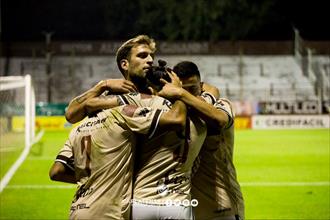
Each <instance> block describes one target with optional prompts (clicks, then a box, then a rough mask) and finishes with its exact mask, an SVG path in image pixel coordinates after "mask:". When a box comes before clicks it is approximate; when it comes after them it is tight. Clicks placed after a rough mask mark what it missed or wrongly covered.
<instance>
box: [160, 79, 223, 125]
mask: <svg viewBox="0 0 330 220" xmlns="http://www.w3.org/2000/svg"><path fill="white" fill-rule="evenodd" d="M159 95H161V96H164V95H165V96H167V97H168V98H171V99H179V100H181V101H183V102H184V103H185V104H186V105H187V106H189V107H190V108H192V109H194V110H195V111H196V113H197V114H198V116H200V117H201V118H202V119H203V120H205V121H206V123H207V125H208V126H211V127H214V128H219V127H220V128H222V127H224V126H226V125H227V123H228V122H229V117H228V114H226V113H225V112H223V111H219V110H217V109H216V108H215V107H214V106H213V105H211V104H209V103H207V102H205V101H204V100H203V99H202V98H201V97H196V96H194V95H192V94H191V93H189V92H188V91H186V90H185V89H183V88H180V87H177V86H176V85H174V84H169V83H167V84H165V85H164V87H163V89H162V91H161V92H160V93H159Z"/></svg>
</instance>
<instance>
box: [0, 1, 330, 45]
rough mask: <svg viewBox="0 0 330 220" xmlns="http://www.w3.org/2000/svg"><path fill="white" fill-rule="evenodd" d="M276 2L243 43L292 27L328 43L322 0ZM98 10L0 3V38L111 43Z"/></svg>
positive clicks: (329, 28)
mask: <svg viewBox="0 0 330 220" xmlns="http://www.w3.org/2000/svg"><path fill="white" fill-rule="evenodd" d="M109 1H110V0H109ZM274 1H275V0H274ZM276 2H277V3H276V7H275V9H274V10H275V15H276V16H275V17H274V18H271V19H270V20H269V21H268V25H265V26H263V27H262V28H261V29H260V30H259V31H258V32H256V33H254V34H250V35H248V36H247V37H246V38H245V40H291V39H293V31H292V28H293V27H296V28H297V29H298V30H299V31H300V33H301V36H302V37H303V38H304V39H306V40H330V25H329V20H330V15H329V14H330V11H329V6H328V4H327V1H326V0H325V1H319V0H314V1H306V0H301V1H295V0H287V1H281V0H277V1H276ZM100 7H101V6H100V4H98V1H97V0H67V1H62V0H1V37H2V39H3V40H5V41H8V40H11V41H24V40H30V41H38V40H43V39H44V35H43V34H42V32H43V31H55V35H54V37H53V39H55V40H111V39H108V37H107V34H106V32H105V19H104V15H103V14H102V13H100V11H102V10H101V8H100ZM119 37H120V38H122V39H125V38H127V36H119Z"/></svg>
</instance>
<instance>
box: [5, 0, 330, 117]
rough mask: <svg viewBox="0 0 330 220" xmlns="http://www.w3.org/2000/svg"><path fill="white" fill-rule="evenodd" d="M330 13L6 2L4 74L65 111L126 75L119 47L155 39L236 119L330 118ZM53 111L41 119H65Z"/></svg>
mask: <svg viewBox="0 0 330 220" xmlns="http://www.w3.org/2000/svg"><path fill="white" fill-rule="evenodd" d="M327 13H328V11H327V6H326V1H313V2H310V1H306V2H301V1H280V0H263V1H251V0H250V1H249V0H221V1H219V0H210V1H202V0H193V1H180V2H177V1H174V0H168V1H161V0H143V1H142V0H138V1H129V0H112V1H107V0H97V1H88V0H71V1H62V0H60V1H50V0H29V1H21V0H1V40H2V41H1V51H0V53H1V58H0V75H1V76H9V75H25V74H30V75H31V76H32V79H33V84H34V87H35V90H36V102H37V103H39V102H43V104H42V106H43V107H44V108H46V107H47V106H48V105H47V104H56V103H59V108H62V107H63V106H65V103H67V102H69V101H70V100H71V99H72V97H74V96H76V95H78V94H80V93H82V92H83V91H85V90H86V89H88V88H91V87H92V86H93V85H95V84H96V83H97V82H98V81H99V80H101V79H104V78H111V77H116V78H117V77H121V74H120V73H119V71H118V69H117V66H116V63H115V59H114V54H115V51H116V49H117V48H118V47H119V45H120V44H121V43H122V42H123V41H125V40H127V39H129V38H131V37H133V36H135V35H137V34H148V35H150V36H151V37H153V38H154V39H155V40H156V42H157V46H158V50H157V53H156V60H157V59H160V58H162V59H165V60H167V61H168V64H169V66H173V65H175V64H176V63H177V62H180V61H182V60H191V61H193V62H196V63H197V65H198V66H199V68H200V70H201V73H202V79H203V80H204V81H206V82H212V83H213V84H214V85H215V86H217V87H218V88H219V89H220V90H221V94H222V96H224V97H228V98H230V99H231V100H233V101H237V102H236V105H237V108H238V110H237V112H238V114H243V115H244V114H248V115H251V114H254V113H269V111H272V113H281V111H282V110H283V109H282V108H285V109H289V110H287V112H285V111H286V110H283V111H284V112H283V111H282V113H289V112H290V113H294V111H296V110H297V108H298V109H299V111H300V110H301V111H300V112H301V113H307V114H308V113H313V114H314V113H317V114H320V113H326V112H328V108H329V93H330V90H329V87H330V85H329V84H330V83H329V80H330V77H329V75H330V73H329V72H330V58H329V54H330V28H329V27H328V26H329V24H328V20H327V19H326V15H327ZM269 101H271V102H272V103H269ZM45 103H46V104H45ZM272 104H273V105H276V107H275V108H276V109H275V110H274V109H273V110H270V109H269V108H270V107H269V105H272ZM278 108H279V109H278ZM51 109H54V108H53V107H50V109H48V110H47V111H46V110H45V111H44V112H48V113H47V114H58V113H56V111H57V110H55V109H54V110H51ZM50 111H55V112H50ZM39 113H41V112H39ZM60 113H61V114H62V113H63V111H62V112H60Z"/></svg>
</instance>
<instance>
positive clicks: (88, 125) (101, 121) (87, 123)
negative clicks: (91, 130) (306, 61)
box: [77, 118, 107, 132]
mask: <svg viewBox="0 0 330 220" xmlns="http://www.w3.org/2000/svg"><path fill="white" fill-rule="evenodd" d="M106 119H107V118H102V119H97V120H95V121H88V122H85V123H83V124H82V125H80V126H79V127H78V128H77V132H80V131H81V129H82V128H84V127H92V126H94V125H97V124H100V123H104V122H105V120H106Z"/></svg>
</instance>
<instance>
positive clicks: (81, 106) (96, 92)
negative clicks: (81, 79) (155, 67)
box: [65, 79, 136, 123]
mask: <svg viewBox="0 0 330 220" xmlns="http://www.w3.org/2000/svg"><path fill="white" fill-rule="evenodd" d="M105 90H109V91H110V93H117V94H118V93H127V92H133V91H136V87H135V85H134V84H133V83H132V82H131V81H128V80H125V79H107V80H102V81H100V82H99V83H98V84H96V85H95V86H94V87H93V88H91V89H89V90H88V91H86V92H84V93H83V94H81V95H80V96H77V97H76V98H74V99H73V100H72V101H71V102H70V103H69V106H68V108H67V110H66V112H65V118H66V120H67V121H68V122H70V123H77V122H79V121H81V120H82V119H84V118H85V117H86V115H87V109H86V108H87V106H86V105H87V103H88V101H90V100H91V99H93V98H96V97H98V96H100V95H101V94H102V93H103V92H104V91H105Z"/></svg>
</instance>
